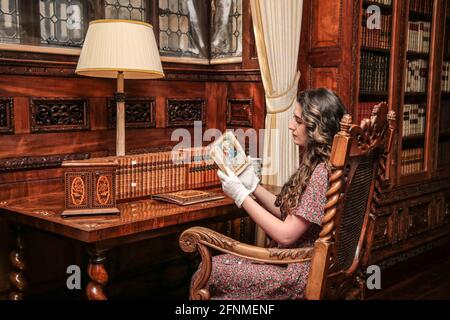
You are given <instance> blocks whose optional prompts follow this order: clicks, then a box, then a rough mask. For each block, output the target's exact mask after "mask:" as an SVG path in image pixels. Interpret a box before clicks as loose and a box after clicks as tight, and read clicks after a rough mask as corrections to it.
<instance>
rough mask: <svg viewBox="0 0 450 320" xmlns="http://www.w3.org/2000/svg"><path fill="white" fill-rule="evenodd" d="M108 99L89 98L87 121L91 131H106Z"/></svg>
mask: <svg viewBox="0 0 450 320" xmlns="http://www.w3.org/2000/svg"><path fill="white" fill-rule="evenodd" d="M107 105H108V99H107V98H89V106H90V108H89V116H90V118H89V120H90V124H91V131H101V130H107V129H108V108H107Z"/></svg>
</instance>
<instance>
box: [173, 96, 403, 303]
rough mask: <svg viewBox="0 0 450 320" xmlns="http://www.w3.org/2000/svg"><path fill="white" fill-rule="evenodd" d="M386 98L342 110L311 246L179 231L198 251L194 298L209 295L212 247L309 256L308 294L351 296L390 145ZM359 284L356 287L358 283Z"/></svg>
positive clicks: (282, 259) (187, 247)
mask: <svg viewBox="0 0 450 320" xmlns="http://www.w3.org/2000/svg"><path fill="white" fill-rule="evenodd" d="M387 110H388V107H387V105H386V104H385V103H382V104H379V105H377V106H375V107H374V109H373V112H372V116H371V117H370V119H364V120H363V121H362V122H361V124H360V125H359V126H358V125H355V124H352V117H351V116H350V115H345V116H344V117H343V119H342V122H341V131H340V132H339V133H338V134H337V135H336V136H335V138H334V141H333V146H332V152H331V157H330V163H331V165H332V172H331V174H330V176H329V190H328V192H327V203H326V206H325V215H324V217H323V219H322V231H321V233H320V235H319V238H318V239H317V240H316V242H315V244H314V246H313V247H309V248H295V249H278V248H261V247H255V246H251V245H247V244H244V243H240V242H238V241H236V240H233V239H231V238H229V237H226V236H224V235H222V234H220V233H217V232H215V231H213V230H210V229H207V228H203V227H193V228H190V229H188V230H186V231H184V232H183V234H182V235H181V236H180V241H179V242H180V247H181V249H182V250H183V251H185V252H195V251H197V250H198V251H199V253H200V255H201V259H202V264H201V269H200V272H199V275H198V277H196V279H195V281H194V283H193V285H192V287H191V291H190V298H191V299H193V300H208V299H210V293H209V291H208V289H207V288H205V285H206V284H207V282H208V279H209V277H210V275H211V270H212V255H211V249H215V250H218V251H220V252H223V253H229V254H233V255H236V256H239V257H244V258H246V259H250V260H253V261H258V262H263V263H268V264H278V265H280V264H283V265H285V264H290V263H299V262H305V261H310V262H311V270H310V273H309V275H308V282H307V286H306V292H305V298H306V299H312V300H316V299H324V298H326V299H344V298H346V299H350V298H355V297H356V295H357V294H358V293H359V289H362V288H361V286H362V281H361V280H360V279H359V277H358V271H360V265H361V259H362V257H363V253H364V247H365V246H366V245H367V244H366V237H367V234H368V232H367V230H368V229H369V227H368V225H369V223H370V222H369V220H370V215H371V214H373V213H374V211H375V208H376V203H377V199H378V195H379V193H380V192H381V183H382V180H383V177H384V174H385V165H386V159H387V155H388V153H389V151H390V148H391V145H392V140H393V135H394V129H395V117H396V116H395V113H394V112H393V111H391V112H389V114H388V113H387ZM358 287H359V289H358Z"/></svg>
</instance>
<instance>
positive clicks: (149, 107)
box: [108, 98, 156, 129]
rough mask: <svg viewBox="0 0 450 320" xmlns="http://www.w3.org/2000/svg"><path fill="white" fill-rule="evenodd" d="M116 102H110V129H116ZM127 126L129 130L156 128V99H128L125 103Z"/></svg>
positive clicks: (111, 100) (113, 100)
mask: <svg viewBox="0 0 450 320" xmlns="http://www.w3.org/2000/svg"><path fill="white" fill-rule="evenodd" d="M116 117H117V108H116V100H115V99H109V100H108V127H109V128H110V129H113V128H115V127H116ZM125 126H126V127H127V128H155V127H156V108H155V98H127V99H126V101H125Z"/></svg>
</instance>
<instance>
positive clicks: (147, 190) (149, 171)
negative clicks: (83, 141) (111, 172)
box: [93, 147, 220, 200]
mask: <svg viewBox="0 0 450 320" xmlns="http://www.w3.org/2000/svg"><path fill="white" fill-rule="evenodd" d="M93 160H95V161H115V162H117V163H118V168H117V176H116V186H117V187H116V196H117V200H129V199H139V198H143V197H146V196H150V195H156V194H163V193H169V192H175V191H182V190H190V189H200V188H209V187H213V186H217V185H220V180H219V178H218V177H217V170H218V168H217V165H216V164H215V163H214V161H213V160H212V159H211V158H210V156H209V154H208V149H207V147H199V148H192V149H184V150H177V151H168V152H156V153H147V154H137V155H127V156H123V157H106V158H98V159H93Z"/></svg>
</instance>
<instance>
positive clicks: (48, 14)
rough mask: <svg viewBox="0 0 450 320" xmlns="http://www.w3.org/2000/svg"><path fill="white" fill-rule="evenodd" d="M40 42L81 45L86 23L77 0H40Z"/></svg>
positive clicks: (80, 4) (81, 7)
mask: <svg viewBox="0 0 450 320" xmlns="http://www.w3.org/2000/svg"><path fill="white" fill-rule="evenodd" d="M39 11H40V24H41V43H43V44H50V45H60V46H75V47H81V46H82V44H83V41H84V36H85V31H86V25H85V17H84V7H83V3H82V1H79V0H40V1H39Z"/></svg>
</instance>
